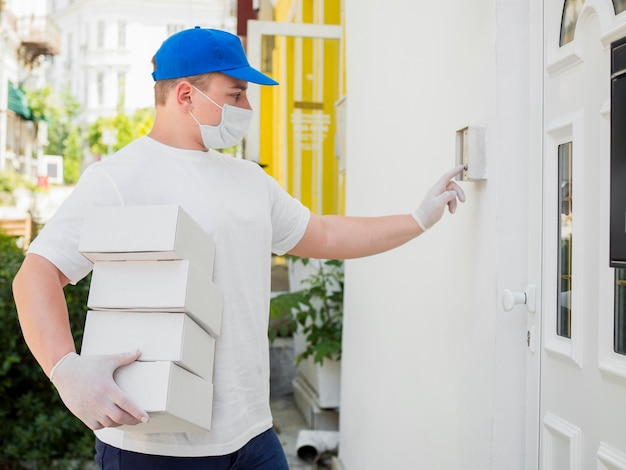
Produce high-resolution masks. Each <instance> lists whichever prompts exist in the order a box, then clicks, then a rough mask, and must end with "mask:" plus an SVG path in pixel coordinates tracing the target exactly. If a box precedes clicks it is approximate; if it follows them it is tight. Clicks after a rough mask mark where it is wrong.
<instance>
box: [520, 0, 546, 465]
mask: <svg viewBox="0 0 626 470" xmlns="http://www.w3.org/2000/svg"><path fill="white" fill-rule="evenodd" d="M544 1H545V0H542V1H541V2H529V7H528V8H529V11H528V14H529V22H528V24H529V35H528V52H529V55H528V57H529V74H528V76H529V83H528V86H529V90H528V96H529V105H528V107H529V109H528V116H529V119H528V121H529V122H528V152H529V155H528V211H529V214H528V275H529V281H530V283H531V284H534V285H535V286H536V288H537V291H536V305H535V312H534V313H533V312H528V313H527V327H528V338H529V346H528V348H527V349H526V429H525V435H526V449H525V456H526V459H525V468H526V469H527V470H536V469H538V468H539V427H540V401H539V400H540V391H541V384H540V377H541V345H542V328H541V323H542V322H541V320H542V313H543V308H542V307H543V302H542V300H541V299H542V297H543V296H542V289H541V286H542V258H543V220H542V219H543V217H542V214H543V194H542V193H543V144H544V139H543V132H544V123H543V94H544V85H543V76H544V52H543V51H544Z"/></svg>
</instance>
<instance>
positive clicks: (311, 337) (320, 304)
mask: <svg viewBox="0 0 626 470" xmlns="http://www.w3.org/2000/svg"><path fill="white" fill-rule="evenodd" d="M300 260H301V262H302V263H303V264H304V265H307V264H308V262H309V260H308V259H306V258H300ZM303 283H304V284H306V285H307V287H305V288H304V289H300V290H297V291H293V292H286V293H284V294H279V295H277V296H275V297H273V298H272V299H271V301H270V317H271V318H273V319H282V321H283V323H281V324H280V325H281V327H282V328H284V331H288V330H289V329H290V330H291V331H294V330H295V329H296V327H298V328H300V330H301V332H302V333H303V334H304V337H305V340H306V348H305V350H304V351H303V352H302V353H301V354H299V355H298V357H297V358H296V363H300V362H301V361H303V360H304V359H306V358H308V357H309V356H312V357H313V361H314V362H316V363H320V364H321V363H322V362H323V361H324V359H326V358H327V359H341V337H342V330H343V261H339V260H319V267H318V268H317V269H316V270H315V271H314V272H313V273H312V274H311V275H310V276H309V277H308V278H306V279H305V280H304V281H303ZM284 331H281V330H280V327H279V329H276V328H273V329H270V331H269V337H270V340H271V341H273V340H274V339H275V338H276V336H279V335H281V333H283V332H284Z"/></svg>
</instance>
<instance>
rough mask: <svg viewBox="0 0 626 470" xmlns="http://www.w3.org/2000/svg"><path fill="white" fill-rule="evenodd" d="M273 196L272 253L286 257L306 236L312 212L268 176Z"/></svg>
mask: <svg viewBox="0 0 626 470" xmlns="http://www.w3.org/2000/svg"><path fill="white" fill-rule="evenodd" d="M268 180H269V185H270V191H271V194H272V201H273V203H272V251H273V252H274V253H275V254H277V255H284V254H285V253H287V252H288V251H289V250H291V249H292V248H293V247H294V246H296V245H297V244H298V242H299V241H300V240H301V239H302V237H303V236H304V232H306V228H307V226H308V224H309V220H310V219H311V211H310V210H309V209H308V208H306V207H305V206H304V205H303V204H302V203H301V202H300V201H298V200H297V199H296V198H294V197H292V196H291V195H290V194H289V193H288V192H287V191H285V190H284V189H283V188H281V187H280V185H279V184H278V183H277V182H276V180H274V179H273V178H271V177H269V176H268Z"/></svg>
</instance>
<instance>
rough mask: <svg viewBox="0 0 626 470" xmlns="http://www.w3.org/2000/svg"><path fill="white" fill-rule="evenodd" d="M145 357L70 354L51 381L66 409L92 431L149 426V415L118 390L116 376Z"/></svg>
mask: <svg viewBox="0 0 626 470" xmlns="http://www.w3.org/2000/svg"><path fill="white" fill-rule="evenodd" d="M140 355H141V353H140V352H139V351H137V352H134V353H121V354H110V355H101V356H79V355H78V354H76V353H74V352H73V353H69V354H67V355H66V356H64V357H63V358H61V360H60V361H59V362H58V363H57V364H56V365H55V366H54V367H53V368H52V371H51V372H50V381H51V382H52V383H53V384H54V386H55V387H56V388H57V390H58V391H59V395H60V396H61V399H62V400H63V403H65V406H67V408H68V409H69V410H70V411H71V412H72V413H73V414H74V415H75V416H76V417H77V418H78V419H80V420H81V421H82V422H83V423H85V424H86V425H87V426H88V427H89V428H91V429H93V430H96V429H101V428H103V427H112V426H120V425H122V424H130V425H134V424H138V423H140V422H144V423H145V422H148V419H149V418H148V413H146V412H145V411H144V410H142V409H140V408H139V407H137V406H136V405H135V404H134V403H133V402H132V401H131V400H130V399H129V398H128V397H127V396H126V395H125V394H124V392H122V390H121V389H120V388H119V387H118V386H117V384H116V383H115V381H114V380H113V372H115V370H116V369H117V368H118V367H121V366H124V365H127V364H130V363H132V362H134V361H136V360H137V359H138V358H139V356H140Z"/></svg>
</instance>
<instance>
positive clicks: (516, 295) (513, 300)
mask: <svg viewBox="0 0 626 470" xmlns="http://www.w3.org/2000/svg"><path fill="white" fill-rule="evenodd" d="M536 290H537V289H536V287H535V286H534V285H532V284H531V285H529V286H527V287H526V290H525V291H524V292H514V291H511V290H509V289H504V293H503V294H502V307H503V308H504V311H505V312H510V311H511V310H513V307H515V306H516V305H526V308H527V309H528V311H529V312H533V313H534V312H535V310H536V303H535V302H536Z"/></svg>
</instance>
